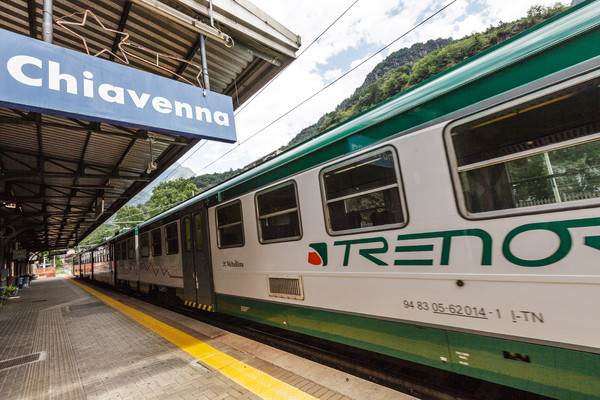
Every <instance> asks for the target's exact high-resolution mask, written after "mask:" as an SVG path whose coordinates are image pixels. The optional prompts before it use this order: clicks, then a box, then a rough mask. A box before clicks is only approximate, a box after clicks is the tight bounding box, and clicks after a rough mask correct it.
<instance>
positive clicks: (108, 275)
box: [90, 244, 115, 285]
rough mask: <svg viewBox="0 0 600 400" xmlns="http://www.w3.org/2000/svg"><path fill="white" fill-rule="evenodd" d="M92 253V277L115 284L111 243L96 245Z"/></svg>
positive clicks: (105, 282)
mask: <svg viewBox="0 0 600 400" xmlns="http://www.w3.org/2000/svg"><path fill="white" fill-rule="evenodd" d="M90 252H91V253H92V260H93V262H92V279H93V280H95V281H98V282H102V283H104V284H107V285H114V283H115V282H114V272H113V268H114V267H113V251H112V248H111V246H110V245H109V244H104V245H100V246H96V247H94V248H93V249H91V250H90Z"/></svg>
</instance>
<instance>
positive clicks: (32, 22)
mask: <svg viewBox="0 0 600 400" xmlns="http://www.w3.org/2000/svg"><path fill="white" fill-rule="evenodd" d="M35 3H36V2H35V0H27V13H28V14H29V36H31V37H32V38H34V39H36V38H37V18H36V13H35V9H36V4H35Z"/></svg>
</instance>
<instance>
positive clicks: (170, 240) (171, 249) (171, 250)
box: [165, 222, 179, 254]
mask: <svg viewBox="0 0 600 400" xmlns="http://www.w3.org/2000/svg"><path fill="white" fill-rule="evenodd" d="M165 242H166V245H167V254H177V253H179V235H178V232H177V222H173V223H172V224H169V225H167V226H166V227H165Z"/></svg>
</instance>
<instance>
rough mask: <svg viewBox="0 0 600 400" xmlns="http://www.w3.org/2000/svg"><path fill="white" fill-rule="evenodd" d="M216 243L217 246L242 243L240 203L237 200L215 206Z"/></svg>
mask: <svg viewBox="0 0 600 400" xmlns="http://www.w3.org/2000/svg"><path fill="white" fill-rule="evenodd" d="M216 214H217V244H218V246H219V248H225V247H240V246H243V245H244V226H243V223H242V203H241V202H240V201H239V200H237V201H234V202H231V203H229V204H225V205H224V206H221V207H219V208H217V211H216Z"/></svg>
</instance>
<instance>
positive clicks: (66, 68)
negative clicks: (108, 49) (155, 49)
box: [0, 29, 236, 143]
mask: <svg viewBox="0 0 600 400" xmlns="http://www.w3.org/2000/svg"><path fill="white" fill-rule="evenodd" d="M0 106H4V107H10V108H17V109H21V110H28V111H36V112H42V113H47V114H56V115H62V116H67V117H74V118H82V119H86V120H90V121H97V122H106V123H111V124H116V125H124V126H129V127H134V128H140V129H148V130H151V131H155V132H164V133H169V134H175V135H182V136H190V137H195V138H201V139H209V140H218V141H222V142H229V143H233V142H235V141H236V133H235V122H234V117H233V104H232V101H231V98H230V97H228V96H224V95H222V94H218V93H214V92H210V91H205V90H204V89H202V88H198V87H194V86H191V85H188V84H185V83H182V82H178V81H175V80H172V79H168V78H165V77H161V76H157V75H154V74H151V73H148V72H144V71H140V70H137V69H134V68H131V67H128V66H126V65H123V64H117V63H115V62H111V61H107V60H103V59H99V58H96V57H92V56H89V55H87V54H84V53H79V52H76V51H72V50H69V49H65V48H62V47H59V46H56V45H52V44H48V43H45V42H42V41H40V40H36V39H32V38H29V37H26V36H23V35H19V34H16V33H12V32H9V31H6V30H2V29H0Z"/></svg>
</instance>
